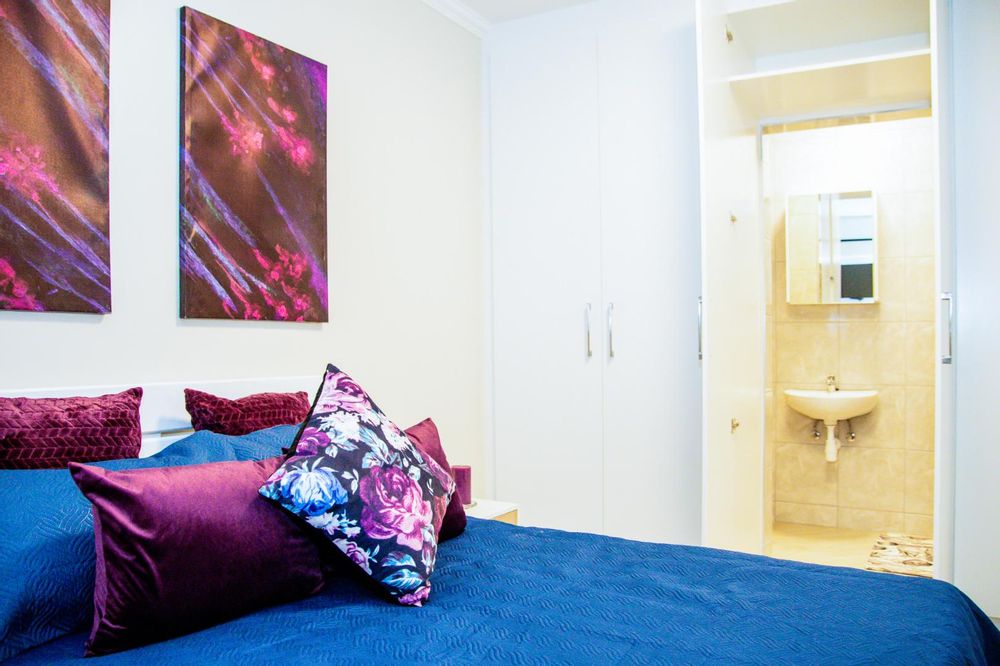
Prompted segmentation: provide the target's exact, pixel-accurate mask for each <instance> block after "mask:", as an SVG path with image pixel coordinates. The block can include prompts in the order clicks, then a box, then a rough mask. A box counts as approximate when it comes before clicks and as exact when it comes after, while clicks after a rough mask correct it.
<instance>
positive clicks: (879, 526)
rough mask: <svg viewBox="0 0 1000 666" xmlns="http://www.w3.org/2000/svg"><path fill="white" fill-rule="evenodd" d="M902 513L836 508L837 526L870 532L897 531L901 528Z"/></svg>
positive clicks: (902, 524) (902, 523)
mask: <svg viewBox="0 0 1000 666" xmlns="http://www.w3.org/2000/svg"><path fill="white" fill-rule="evenodd" d="M903 526H904V521H903V514H902V513H897V512H892V511H872V510H871V509H850V508H846V507H840V508H839V509H837V527H846V528H847V529H850V530H870V531H872V532H899V531H901V530H902V529H903Z"/></svg>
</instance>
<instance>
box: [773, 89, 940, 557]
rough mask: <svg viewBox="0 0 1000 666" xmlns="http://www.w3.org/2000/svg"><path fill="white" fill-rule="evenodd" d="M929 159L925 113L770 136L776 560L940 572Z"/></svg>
mask: <svg viewBox="0 0 1000 666" xmlns="http://www.w3.org/2000/svg"><path fill="white" fill-rule="evenodd" d="M933 146H934V124H933V119H932V117H931V112H930V110H929V109H922V110H916V111H908V112H904V113H896V114H865V115H861V116H854V117H840V118H837V119H836V122H824V123H819V122H813V123H798V124H794V125H777V126H771V127H766V128H764V132H763V134H762V151H761V158H762V159H761V165H762V166H761V171H762V193H763V222H764V233H765V239H766V242H765V243H764V250H765V259H764V260H765V263H766V267H765V269H766V270H765V276H766V279H767V280H768V281H769V282H770V289H769V290H768V306H767V308H766V315H765V327H766V338H765V339H766V345H767V352H766V356H767V368H766V385H765V401H766V416H765V427H764V429H765V474H766V475H767V476H768V477H770V483H766V486H765V487H766V488H767V490H768V492H767V495H770V496H771V499H770V501H768V499H767V495H765V501H767V502H768V503H769V504H770V506H769V507H765V512H766V514H767V513H769V514H770V516H769V519H768V520H766V524H767V525H768V528H769V529H768V534H767V539H766V541H765V548H766V551H765V552H768V551H769V552H770V554H771V555H773V556H775V557H781V558H787V559H797V560H805V561H809V562H816V563H820V564H839V565H844V566H856V567H861V568H869V569H874V570H885V571H892V572H895V573H909V574H913V575H927V576H930V575H931V574H932V560H933V548H932V537H933V533H934V518H933V516H934V389H935V347H934V345H935V340H934V330H935V329H934V318H935V313H936V305H937V299H936V291H935V286H934V281H935V235H934V221H935V216H934V201H935V191H934V150H933ZM802 396H804V397H805V398H803V397H802ZM827 405H829V406H830V408H832V409H835V410H837V413H833V412H828V411H827V409H828V408H827ZM768 509H770V510H769V511H768Z"/></svg>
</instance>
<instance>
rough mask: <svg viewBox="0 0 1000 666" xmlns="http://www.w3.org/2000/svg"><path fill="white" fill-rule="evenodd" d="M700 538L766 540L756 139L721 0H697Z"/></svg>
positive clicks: (758, 547) (733, 543) (756, 547)
mask: <svg viewBox="0 0 1000 666" xmlns="http://www.w3.org/2000/svg"><path fill="white" fill-rule="evenodd" d="M699 7H700V12H701V13H700V15H699V17H698V18H699V24H698V30H699V33H700V37H699V56H700V62H701V77H702V78H701V82H700V87H699V91H700V99H701V217H702V275H703V278H702V293H703V295H704V300H705V306H704V307H705V319H704V333H705V345H704V349H705V358H704V361H703V375H702V379H703V382H704V402H703V403H702V404H703V410H704V413H703V414H704V426H703V427H704V431H703V437H704V443H703V446H704V452H703V459H702V461H703V483H704V490H703V492H704V502H703V504H702V541H703V543H704V544H705V545H707V546H715V547H719V548H728V549H732V550H742V551H746V552H753V553H759V552H761V551H762V549H763V545H764V544H763V540H764V484H763V481H764V413H765V410H764V382H765V373H764V363H765V359H766V354H765V338H764V321H765V320H764V316H765V291H764V285H765V276H764V266H765V260H764V248H763V236H764V234H763V232H762V229H761V226H760V223H759V221H758V220H759V200H758V182H759V170H758V162H757V142H756V137H755V127H753V126H751V123H752V121H750V120H749V119H747V118H745V117H743V116H742V114H741V112H740V109H739V107H738V106H737V104H736V101H735V100H734V99H733V93H732V91H731V89H730V86H729V83H728V81H727V80H726V79H727V76H728V73H729V71H731V70H730V67H731V65H730V63H729V59H730V58H731V57H732V53H731V52H730V51H729V50H728V49H727V43H726V37H725V35H726V17H725V13H724V9H725V2H723V1H722V0H703V1H702V2H700V3H699Z"/></svg>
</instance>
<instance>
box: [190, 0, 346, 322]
mask: <svg viewBox="0 0 1000 666" xmlns="http://www.w3.org/2000/svg"><path fill="white" fill-rule="evenodd" d="M181 40H182V44H181V58H182V63H181V67H182V74H183V77H182V78H183V81H182V97H183V99H182V114H181V115H182V133H183V140H182V146H181V220H180V224H181V243H180V266H181V275H180V283H181V284H180V290H181V292H180V303H181V316H182V317H187V318H211V319H225V318H228V319H265V320H283V321H313V322H315V321H327V314H328V297H327V257H326V65H323V64H321V63H319V62H316V61H315V60H312V59H311V58H307V57H305V56H303V55H300V54H298V53H295V52H294V51H291V50H289V49H286V48H283V47H281V46H278V45H277V44H275V43H273V42H269V41H267V40H265V39H262V38H260V37H258V36H256V35H253V34H251V33H249V32H247V31H245V30H241V29H239V28H236V27H234V26H232V25H229V24H228V23H224V22H222V21H219V20H218V19H215V18H212V17H210V16H207V15H205V14H203V13H201V12H198V11H194V10H192V9H190V8H188V7H185V8H184V9H183V10H182V12H181Z"/></svg>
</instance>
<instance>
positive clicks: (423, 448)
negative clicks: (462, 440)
mask: <svg viewBox="0 0 1000 666" xmlns="http://www.w3.org/2000/svg"><path fill="white" fill-rule="evenodd" d="M406 436H407V437H409V438H410V441H411V442H413V444H414V445H415V446H416V447H417V449H419V450H420V452H421V453H423V454H424V455H425V456H430V457H431V458H433V459H434V462H436V463H437V464H438V465H441V467H442V468H444V471H446V472H448V476H451V477H454V474H452V471H451V465H450V464H448V456H446V455H445V454H444V447H442V446H441V434H440V433H439V432H438V429H437V425H435V423H434V421H432V420H431V419H424V420H423V421H421V422H420V423H418V424H417V425H415V426H410V427H409V428H407V429H406ZM467 522H468V521H467V520H466V518H465V507H464V506H462V498H461V497H459V496H458V493H455V494H454V495H452V496H451V501H450V502H448V510H447V511H445V514H444V521H442V523H441V529H440V530H439V531H438V541H447V540H448V539H451V538H453V537H457V536H458V535H459V534H461V533H462V532H464V531H465V525H466V523H467Z"/></svg>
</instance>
